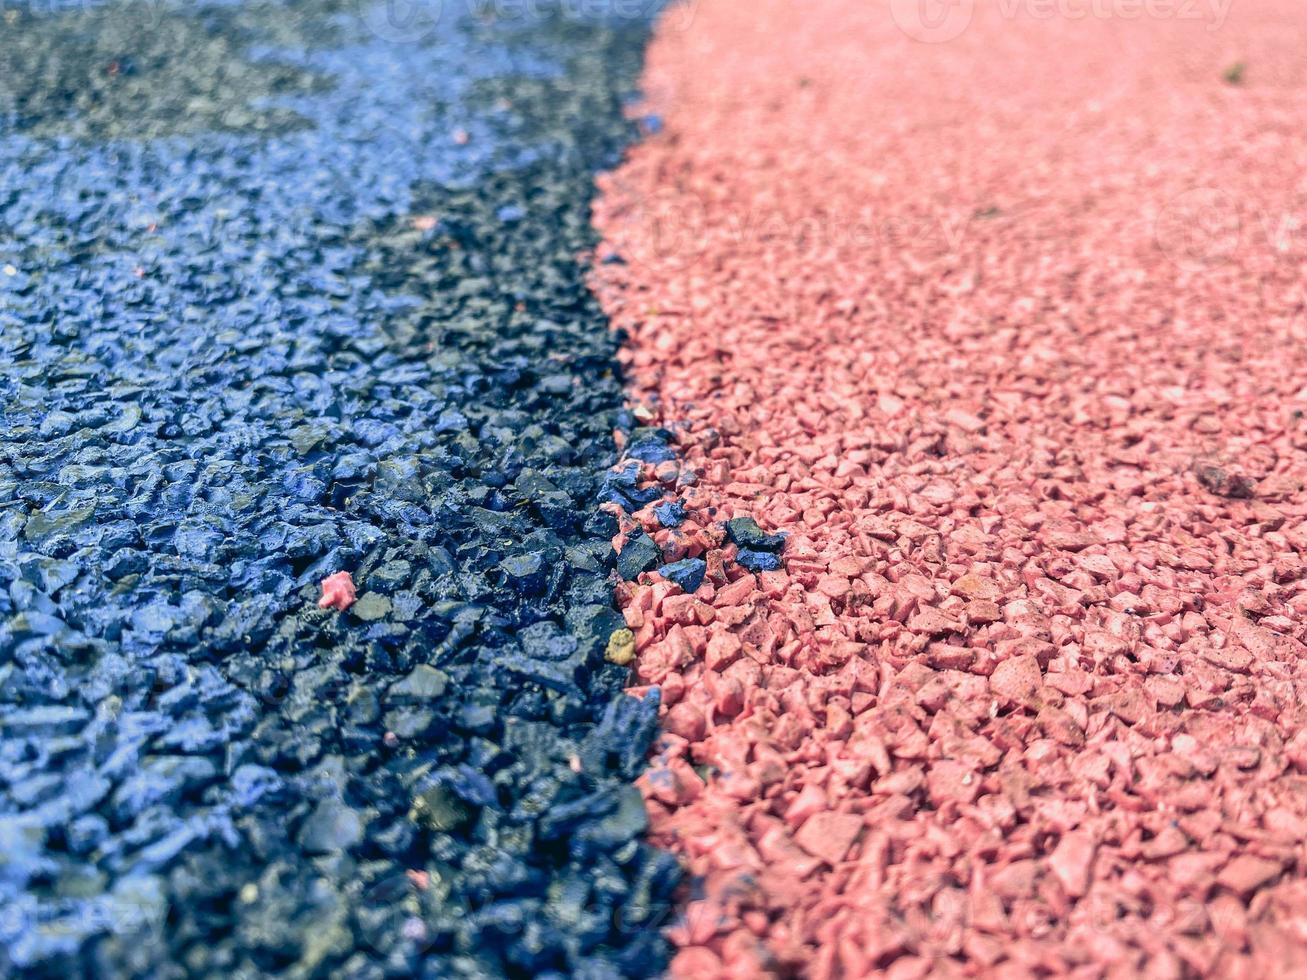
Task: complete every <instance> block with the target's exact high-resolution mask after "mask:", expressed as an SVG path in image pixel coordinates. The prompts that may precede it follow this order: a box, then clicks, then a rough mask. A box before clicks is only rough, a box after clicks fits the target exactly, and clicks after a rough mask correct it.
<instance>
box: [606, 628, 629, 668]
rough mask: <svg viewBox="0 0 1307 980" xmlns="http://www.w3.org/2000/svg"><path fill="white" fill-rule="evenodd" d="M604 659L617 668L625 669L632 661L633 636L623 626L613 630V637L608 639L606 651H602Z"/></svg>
mask: <svg viewBox="0 0 1307 980" xmlns="http://www.w3.org/2000/svg"><path fill="white" fill-rule="evenodd" d="M604 659H605V660H607V661H609V662H610V663H615V664H617V666H619V667H625V666H626V665H627V664H629V663H630V662H631V661H632V660H634V659H635V634H634V633H632V632H631V631H630V630H629V629H627V628H626V627H625V626H623V627H622V628H621V629H619V630H613V635H612V636H610V637H609V638H608V649H607V650H605V651H604Z"/></svg>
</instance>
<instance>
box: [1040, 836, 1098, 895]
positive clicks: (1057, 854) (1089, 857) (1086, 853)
mask: <svg viewBox="0 0 1307 980" xmlns="http://www.w3.org/2000/svg"><path fill="white" fill-rule="evenodd" d="M1096 850H1097V845H1096V844H1095V843H1094V838H1093V837H1091V836H1090V835H1089V834H1087V833H1085V832H1083V831H1077V830H1073V831H1070V832H1068V833H1065V834H1063V835H1062V839H1061V840H1060V841H1058V842H1057V847H1056V848H1054V849H1053V853H1052V854H1050V855H1049V858H1048V865H1049V867H1050V868H1052V869H1053V874H1055V875H1057V880H1058V881H1060V882H1062V887H1063V888H1065V889H1066V893H1067V894H1068V895H1070V896H1071V897H1072V898H1079V897H1080V896H1081V895H1083V894H1085V892H1087V891H1089V880H1090V872H1091V871H1092V870H1093V865H1094V853H1095V851H1096Z"/></svg>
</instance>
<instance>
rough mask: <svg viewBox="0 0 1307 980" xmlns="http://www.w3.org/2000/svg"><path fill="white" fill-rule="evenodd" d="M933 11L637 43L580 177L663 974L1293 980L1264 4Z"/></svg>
mask: <svg viewBox="0 0 1307 980" xmlns="http://www.w3.org/2000/svg"><path fill="white" fill-rule="evenodd" d="M938 6H939V7H940V11H943V13H945V14H947V15H948V16H947V17H944V18H943V19H939V20H935V21H932V22H929V23H927V22H923V21H920V20H918V21H916V22H913V21H912V20H911V17H912V13H913V11H914V10H916V9H921V10H922V11H924V10H925V8H924V7H921V6H920V5H917V4H912V3H903V4H899V3H891V4H868V3H859V2H853V0H830V2H822V3H815V4H794V3H788V2H783V0H748V2H745V0H703V2H700V3H695V4H689V3H687V4H682V5H680V6H679V7H677V8H673V9H671V10H669V11H668V13H667V14H666V15H665V18H666V19H665V20H664V21H663V22H662V24H661V25H660V27H659V28H658V30H657V31H656V35H655V39H654V42H653V44H652V47H651V51H650V54H649V59H648V65H647V69H646V74H645V79H644V86H643V88H644V91H645V92H646V93H647V94H648V106H647V108H642V109H641V110H639V111H641V112H647V113H648V114H651V115H656V116H657V117H658V119H659V120H660V123H659V125H658V126H654V127H648V132H649V133H650V135H649V136H648V138H647V139H646V140H645V141H643V142H642V143H641V144H639V145H638V146H636V147H635V148H634V149H633V150H632V151H631V152H630V153H629V155H628V159H627V161H626V162H625V163H624V165H623V166H622V167H621V168H620V169H619V170H617V171H616V172H614V173H612V174H610V175H606V176H605V177H603V178H602V187H603V192H604V193H603V195H602V196H601V198H600V199H599V200H598V201H597V202H596V206H595V214H596V221H597V224H598V226H599V227H600V229H601V231H602V232H603V235H604V243H603V245H602V246H601V250H600V254H601V255H603V256H605V257H606V258H605V261H603V262H601V263H600V264H598V265H597V266H596V267H595V268H594V270H593V278H594V281H595V283H596V288H597V289H598V291H599V294H600V296H601V298H602V300H603V303H604V305H605V308H606V310H607V311H608V313H609V314H610V316H611V318H612V321H613V323H614V325H615V326H616V327H618V328H620V330H621V331H622V333H623V336H624V339H625V340H624V352H623V358H624V361H625V363H626V364H627V366H628V368H629V377H630V382H629V383H630V386H631V391H632V396H633V398H634V399H635V400H636V401H637V405H638V411H637V417H639V418H640V421H641V423H642V424H643V425H646V426H661V427H663V428H665V429H666V430H668V431H670V432H672V433H673V434H674V436H675V438H674V445H675V448H676V449H677V450H678V454H679V456H680V463H679V468H680V469H681V470H682V471H683V472H685V473H687V474H692V476H691V477H690V479H687V480H686V481H685V482H684V483H682V482H681V480H680V478H679V477H678V476H676V475H675V474H674V473H672V472H669V471H666V470H665V471H663V472H656V471H655V467H654V466H653V465H650V464H648V463H645V464H642V466H641V468H639V469H638V470H636V471H634V474H635V476H636V477H637V479H636V482H635V485H634V490H635V491H637V493H631V492H630V490H631V487H630V485H629V484H626V485H625V487H626V494H625V495H626V497H627V500H626V503H625V504H623V505H622V507H621V514H620V515H619V522H620V527H619V534H618V536H617V540H616V543H617V545H618V546H622V545H623V544H624V542H625V548H626V549H630V548H632V547H634V545H632V544H631V543H630V541H631V540H632V539H634V540H636V541H649V540H652V541H653V543H654V544H656V545H657V546H658V547H659V548H660V549H661V551H662V559H663V561H664V562H671V561H676V560H680V559H682V558H684V557H695V558H700V559H702V560H703V561H704V562H705V565H706V574H705V577H704V579H703V581H702V582H701V583H700V585H699V586H698V588H697V589H696V590H695V591H694V592H693V593H692V594H685V593H684V592H683V591H682V590H681V588H680V587H679V586H677V585H676V584H674V583H672V582H669V581H667V580H666V578H665V577H664V576H662V575H660V574H658V573H657V572H655V571H651V570H650V569H649V568H648V566H647V565H646V564H645V562H644V559H643V557H640V559H639V561H638V562H634V563H633V566H634V565H638V566H639V567H638V568H635V567H633V568H632V571H635V572H637V574H636V575H635V576H634V578H633V579H632V580H631V581H628V582H625V583H624V584H623V585H622V586H621V587H620V588H619V597H620V599H621V603H622V609H623V615H624V617H625V619H626V623H627V625H628V627H629V628H630V630H631V631H632V633H633V634H634V646H635V658H636V674H637V679H638V685H639V686H638V687H637V688H636V689H635V690H639V691H644V690H650V689H655V688H656V689H657V690H658V691H659V693H660V696H661V706H660V709H659V710H660V721H661V724H662V727H663V734H662V736H661V738H660V740H659V742H658V744H657V754H656V756H655V760H654V764H653V766H652V767H651V769H650V770H649V771H648V772H647V773H646V774H645V775H644V776H643V777H642V778H641V780H640V785H641V788H642V790H643V792H644V794H645V799H646V804H647V806H648V810H649V815H650V821H651V827H652V835H653V836H652V839H653V840H654V841H656V842H658V843H660V844H662V845H664V846H666V847H667V848H669V849H671V850H672V851H674V852H675V853H677V854H679V855H681V856H682V857H683V858H684V859H685V860H686V862H687V863H688V866H689V868H690V870H691V872H692V873H693V874H694V875H695V877H696V879H697V881H698V890H697V891H695V892H693V893H691V894H690V895H689V896H688V899H689V900H688V904H687V906H686V909H685V913H684V915H683V916H682V918H681V919H679V920H678V922H677V924H676V926H675V929H674V930H673V932H672V936H673V939H674V941H675V942H676V944H677V946H678V947H679V951H678V954H677V956H676V959H675V960H674V962H673V964H672V974H673V975H676V976H682V977H694V978H706V977H738V978H746V977H756V976H760V975H765V976H795V975H800V976H809V977H814V978H834V977H859V976H873V975H874V976H889V977H894V978H914V977H925V976H932V977H954V976H956V977H963V976H994V977H1027V976H1077V977H1100V976H1148V977H1158V978H1162V977H1166V978H1181V977H1197V976H1222V977H1259V976H1288V975H1295V974H1296V973H1298V972H1301V964H1302V961H1303V956H1304V953H1307V913H1305V912H1304V910H1305V909H1307V851H1304V846H1305V845H1304V840H1307V715H1305V714H1304V704H1305V703H1307V700H1305V698H1307V673H1305V671H1307V564H1305V563H1304V555H1305V554H1307V498H1305V497H1304V492H1303V481H1304V478H1307V421H1305V420H1304V412H1305V411H1307V239H1305V238H1304V236H1303V233H1302V229H1304V228H1307V211H1304V200H1305V198H1304V196H1303V195H1304V190H1307V188H1305V187H1304V185H1303V183H1302V175H1303V174H1304V173H1307V138H1305V136H1304V130H1303V128H1302V127H1301V126H1300V125H1298V124H1297V121H1298V120H1300V119H1301V118H1302V117H1303V114H1304V111H1307V50H1305V49H1304V48H1303V46H1302V45H1301V43H1299V39H1300V38H1301V36H1302V31H1303V29H1304V18H1303V10H1302V8H1301V5H1298V4H1295V3H1292V2H1288V0H1261V2H1255V3H1245V4H1234V5H1230V6H1229V7H1228V8H1225V9H1224V10H1223V19H1222V21H1221V22H1220V23H1219V24H1211V23H1208V22H1205V21H1204V20H1202V19H1195V18H1193V17H1181V16H1174V17H1163V16H1125V15H1124V14H1122V15H1121V16H1116V15H1115V11H1116V9H1117V8H1105V9H1108V13H1107V15H1105V16H1091V17H1083V16H1082V17H1074V16H1070V15H1065V14H1064V12H1061V11H1058V10H1056V9H1051V8H1048V7H1045V8H1044V9H1043V10H1042V11H1036V9H1035V7H1034V5H1020V4H1018V5H1015V6H1014V5H1008V7H1007V8H1006V9H1000V8H1002V7H1003V5H1001V4H969V3H967V4H952V5H938ZM940 11H937V13H939V12H940ZM923 16H924V14H923ZM905 17H906V18H908V22H907V23H906V24H905V23H904V18H905ZM948 17H961V18H963V20H958V21H953V20H949V19H948ZM896 18H897V20H896ZM687 19H689V20H690V23H691V26H690V28H689V29H682V28H683V26H684V24H685V22H686V20H687ZM955 26H956V27H957V28H958V29H957V30H956V32H955V33H954V32H950V33H949V34H948V36H942V34H941V33H940V32H942V31H949V30H950V29H951V28H952V27H955ZM914 32H915V34H914ZM932 32H933V33H932ZM923 33H924V34H926V35H928V36H926V37H925V38H924V39H922V37H921V35H922V34H923ZM1235 62H1238V63H1239V65H1240V68H1239V70H1238V73H1237V84H1236V80H1235V79H1233V78H1232V77H1231V76H1230V74H1229V66H1230V65H1231V64H1233V63H1235ZM1223 76H1224V77H1223ZM640 490H645V491H648V492H649V493H650V494H653V495H654V496H653V497H650V498H649V499H645V498H644V497H642V496H640V495H639V494H638V491H640ZM613 499H614V500H615V501H616V496H614V498H613ZM672 499H676V500H677V501H678V502H679V503H680V505H681V506H682V507H683V517H681V516H680V515H678V519H677V520H674V521H671V522H668V521H666V520H664V519H663V515H664V514H665V513H667V511H666V510H663V511H661V512H660V510H659V508H660V507H663V508H665V507H667V506H668V505H667V504H665V503H663V502H662V501H664V500H667V501H670V500H672ZM613 506H617V503H614V505H613ZM745 518H750V519H752V520H753V521H754V522H756V524H757V525H759V527H760V532H761V533H763V534H773V533H779V534H784V535H786V537H785V540H784V542H783V546H782V547H781V549H780V550H779V551H777V550H772V549H758V548H757V547H756V545H757V544H758V543H759V539H758V538H757V536H756V533H755V532H754V531H753V530H752V528H751V527H748V528H747V529H746V525H744V524H740V523H736V522H737V521H742V520H743V519H745ZM723 521H726V522H728V523H727V524H726V526H725V527H723ZM736 528H738V529H739V530H738V531H736V530H734V529H736ZM728 535H729V537H728ZM749 552H752V555H750V556H748V558H747V559H746V557H745V556H746V553H749ZM759 556H768V558H769V559H770V560H771V561H773V562H775V565H776V567H767V568H765V570H763V569H762V568H761V566H755V567H753V568H751V567H750V565H749V562H750V561H754V562H756V561H758V560H759ZM764 560H766V559H764Z"/></svg>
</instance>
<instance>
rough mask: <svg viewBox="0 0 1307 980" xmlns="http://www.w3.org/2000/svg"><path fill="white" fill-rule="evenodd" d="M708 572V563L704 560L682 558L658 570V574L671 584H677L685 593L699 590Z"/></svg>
mask: <svg viewBox="0 0 1307 980" xmlns="http://www.w3.org/2000/svg"><path fill="white" fill-rule="evenodd" d="M707 571H708V563H707V562H705V561H704V560H703V559H702V558H682V559H681V560H680V561H674V562H671V563H670V564H667V565H664V566H663V567H662V568H660V569H658V574H659V575H661V576H662V577H663V578H665V579H667V580H668V581H669V582H675V583H676V584H677V585H679V586H680V587H681V590H682V591H683V592H693V591H694V590H695V589H697V588H698V587H699V585H700V583H701V582H703V576H704V574H705V573H706V572H707Z"/></svg>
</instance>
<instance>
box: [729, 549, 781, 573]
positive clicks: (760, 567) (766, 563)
mask: <svg viewBox="0 0 1307 980" xmlns="http://www.w3.org/2000/svg"><path fill="white" fill-rule="evenodd" d="M735 560H736V561H737V562H739V563H740V564H741V565H743V566H744V567H745V568H747V569H748V570H749V571H751V572H775V571H778V570H779V569H780V567H781V556H780V555H778V554H775V553H773V552H770V551H754V550H752V549H750V548H741V549H740V551H739V554H737V555H736V556H735Z"/></svg>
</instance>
